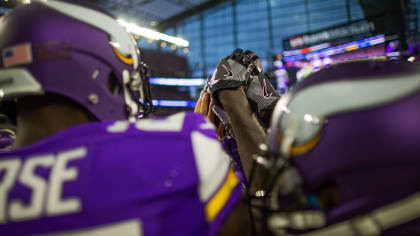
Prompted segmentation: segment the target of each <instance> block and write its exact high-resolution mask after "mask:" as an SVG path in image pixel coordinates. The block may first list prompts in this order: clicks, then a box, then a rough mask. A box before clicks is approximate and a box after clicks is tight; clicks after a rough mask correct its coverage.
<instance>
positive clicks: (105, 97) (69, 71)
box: [0, 0, 152, 120]
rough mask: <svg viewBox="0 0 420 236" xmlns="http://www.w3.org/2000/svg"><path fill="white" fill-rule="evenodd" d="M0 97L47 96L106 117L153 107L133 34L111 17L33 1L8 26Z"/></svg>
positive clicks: (0, 28) (0, 45)
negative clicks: (61, 99) (64, 98)
mask: <svg viewBox="0 0 420 236" xmlns="http://www.w3.org/2000/svg"><path fill="white" fill-rule="evenodd" d="M0 34H1V35H2V37H0V51H1V57H0V66H1V68H0V84H1V86H0V95H1V97H2V98H3V100H10V99H13V98H16V97H21V96H26V95H42V94H45V93H50V94H55V95H59V96H63V97H66V98H68V99H70V100H72V101H73V102H76V103H78V104H80V105H81V106H82V107H84V108H85V109H86V110H87V111H89V112H90V113H91V114H92V115H93V116H94V117H96V118H97V119H98V120H112V119H127V118H128V119H131V120H134V119H136V118H138V117H139V116H144V115H147V114H148V113H149V112H150V110H151V107H152V101H151V97H150V88H149V84H148V76H147V69H146V67H145V65H144V64H143V63H142V62H141V60H140V52H139V50H138V48H137V46H136V42H135V41H134V39H133V37H132V36H131V35H130V34H129V33H128V32H127V31H126V30H125V29H124V28H123V27H122V26H121V25H120V24H118V22H117V20H116V19H115V18H114V17H113V16H111V15H109V14H108V13H106V12H104V11H102V10H98V9H95V8H93V7H90V6H86V5H85V4H80V2H76V1H54V0H48V1H33V3H31V4H28V5H23V6H19V7H17V8H16V9H14V10H13V11H11V12H10V13H8V14H6V15H5V16H4V17H3V18H2V19H1V21H0Z"/></svg>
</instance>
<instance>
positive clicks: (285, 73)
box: [0, 0, 419, 115]
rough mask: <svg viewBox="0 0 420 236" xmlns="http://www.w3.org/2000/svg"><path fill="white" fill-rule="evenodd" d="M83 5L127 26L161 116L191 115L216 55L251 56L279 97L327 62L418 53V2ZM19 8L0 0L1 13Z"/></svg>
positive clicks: (197, 0)
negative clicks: (246, 51)
mask: <svg viewBox="0 0 420 236" xmlns="http://www.w3.org/2000/svg"><path fill="white" fill-rule="evenodd" d="M86 1H88V2H90V3H93V4H96V5H97V6H100V7H102V8H104V9H106V10H108V11H109V12H111V13H112V14H114V15H115V16H117V17H118V18H119V19H120V20H121V21H122V22H124V23H123V24H126V25H127V24H129V26H128V29H129V31H131V32H132V33H133V34H134V36H135V38H136V40H137V45H138V47H139V48H140V49H141V51H142V57H143V59H144V61H145V62H146V63H147V64H148V65H150V69H151V76H152V77H151V83H152V93H153V95H154V96H153V97H154V99H155V101H154V103H155V105H156V107H157V110H156V112H157V114H161V115H168V114H173V113H174V112H176V111H180V110H192V109H193V108H194V106H195V104H196V100H197V99H198V96H199V94H200V91H201V89H202V88H203V86H204V84H205V82H204V81H205V80H206V78H207V77H208V76H211V74H212V73H213V71H214V70H215V68H216V65H217V63H218V62H219V60H220V58H222V57H223V56H226V55H227V54H229V53H230V52H231V51H232V50H233V49H236V48H244V49H249V50H252V51H254V52H256V54H257V55H258V56H259V57H260V58H261V59H262V64H263V67H264V71H265V73H266V74H267V75H268V76H269V78H270V81H271V82H272V84H273V85H274V86H275V87H276V88H277V90H278V91H279V92H281V93H284V92H285V91H287V90H288V89H289V88H290V87H292V86H293V85H294V84H295V83H296V81H298V80H299V79H300V78H299V77H301V76H302V75H305V74H308V73H310V71H313V69H316V68H319V67H321V66H323V65H327V64H329V63H332V62H336V61H343V60H348V59H355V58H366V57H378V56H383V55H385V54H389V53H390V52H391V53H392V52H394V53H398V52H399V51H400V48H401V47H405V48H404V50H406V49H408V47H409V48H410V50H417V48H418V45H417V43H416V42H417V32H418V24H419V18H418V11H419V8H418V5H419V1H417V0H406V1H399V0H395V1H394V0H386V1H384V0H210V1H208V0H188V1H187V0H185V1H184V0H86ZM25 3H30V0H21V1H20V0H2V1H1V2H0V14H4V13H6V12H7V11H9V10H10V9H11V8H13V7H14V6H16V5H18V4H25ZM146 29H150V30H153V31H150V32H149V31H147V30H146ZM155 32H156V33H155ZM157 33H162V34H163V35H158V34H157ZM325 35H327V36H326V37H324V36H325ZM308 36H311V37H308ZM303 37H306V39H309V38H310V39H311V40H309V41H308V42H303V41H302V40H300V39H302V38H303ZM407 37H411V38H410V40H409V41H410V43H409V44H410V45H408V43H406V42H408V41H407V39H406V38H407ZM299 40H300V41H299ZM401 42H402V43H401ZM299 50H300V51H299Z"/></svg>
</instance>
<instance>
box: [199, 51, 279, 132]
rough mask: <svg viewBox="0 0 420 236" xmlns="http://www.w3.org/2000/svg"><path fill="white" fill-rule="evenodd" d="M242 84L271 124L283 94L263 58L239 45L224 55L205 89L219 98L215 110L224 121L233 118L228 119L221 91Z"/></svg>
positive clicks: (263, 120)
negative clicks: (265, 65)
mask: <svg viewBox="0 0 420 236" xmlns="http://www.w3.org/2000/svg"><path fill="white" fill-rule="evenodd" d="M231 75H232V76H231ZM238 87H242V88H243V89H244V91H245V93H246V96H247V98H248V101H249V103H250V105H251V109H252V110H253V111H254V112H255V113H257V114H258V117H259V118H260V121H261V124H262V125H263V126H264V127H268V123H269V118H270V116H271V111H272V110H273V109H274V106H275V104H276V102H277V100H278V99H279V98H280V95H279V94H278V93H277V91H276V90H275V89H274V87H273V86H272V85H271V83H270V81H269V80H268V78H267V76H265V75H264V73H263V69H262V65H261V63H260V60H259V59H258V57H257V56H256V55H255V53H253V52H251V51H245V52H243V51H242V50H241V49H237V50H235V51H234V52H233V53H232V54H231V55H229V56H227V57H225V58H223V59H222V60H221V61H220V62H219V64H218V66H217V69H216V71H215V72H214V74H213V76H212V77H211V78H210V79H209V80H208V83H207V86H206V88H205V89H204V91H207V92H209V93H211V94H212V97H213V98H214V99H215V101H216V105H215V107H214V108H215V109H213V110H214V113H215V114H216V116H217V117H218V118H219V119H220V120H221V121H222V122H223V123H224V124H228V123H229V121H228V120H226V117H227V115H226V114H225V113H224V111H223V106H222V105H221V103H220V102H219V100H218V98H217V92H218V91H221V90H224V89H236V88H238Z"/></svg>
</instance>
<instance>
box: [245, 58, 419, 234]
mask: <svg viewBox="0 0 420 236" xmlns="http://www.w3.org/2000/svg"><path fill="white" fill-rule="evenodd" d="M411 59H412V58H411ZM411 59H410V61H411V62H408V61H405V60H402V61H393V62H391V61H385V60H372V59H368V60H362V61H351V62H346V63H341V64H337V65H334V66H332V67H330V68H324V69H322V70H320V71H319V72H317V73H314V74H312V75H311V76H309V77H308V78H307V79H305V80H304V81H303V82H301V83H299V84H297V86H296V87H295V89H294V90H292V91H291V93H289V94H287V95H285V96H283V97H282V98H281V99H280V101H279V102H278V103H277V105H276V108H275V110H274V113H273V117H272V122H271V128H270V131H271V132H270V133H269V137H268V146H269V150H268V151H267V155H266V156H265V158H263V157H260V158H257V160H258V161H257V162H256V163H258V168H261V169H265V170H266V171H267V172H266V173H267V178H265V179H264V180H263V181H262V182H263V183H264V186H263V190H264V192H265V193H264V194H260V196H263V197H261V198H260V199H257V200H255V202H254V203H253V206H260V207H259V208H258V209H262V211H261V215H262V216H263V221H264V222H266V226H267V228H266V231H265V232H266V233H267V232H268V231H271V232H273V233H274V234H275V235H304V236H330V235H331V236H336V235H337V236H338V235H340V236H368V235H381V236H415V235H419V234H420V224H419V223H420V192H419V191H420V185H419V184H418V183H419V179H420V171H419V170H420V156H419V153H420V146H419V143H418V142H419V140H420V133H419V132H418V130H420V109H419V106H420V65H419V64H418V63H417V62H414V63H412V60H411ZM261 206H263V207H261Z"/></svg>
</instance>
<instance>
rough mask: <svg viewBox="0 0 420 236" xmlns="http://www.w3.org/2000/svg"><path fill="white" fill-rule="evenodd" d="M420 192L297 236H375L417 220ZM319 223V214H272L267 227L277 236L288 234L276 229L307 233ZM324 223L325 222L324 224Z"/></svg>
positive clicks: (419, 215)
mask: <svg viewBox="0 0 420 236" xmlns="http://www.w3.org/2000/svg"><path fill="white" fill-rule="evenodd" d="M419 209H420V192H417V193H414V194H412V195H410V196H408V197H406V198H404V199H401V200H399V201H395V202H393V203H391V204H388V205H385V206H382V207H379V208H376V210H374V211H372V212H370V213H367V214H363V215H359V216H357V217H354V218H352V219H349V220H346V221H343V222H340V223H337V224H334V225H331V226H328V227H326V228H323V229H318V230H314V231H310V232H308V233H303V234H299V235H300V236H337V235H340V236H378V235H380V234H381V233H382V232H384V231H385V230H388V229H392V228H394V227H396V226H398V225H401V224H405V223H408V222H410V221H413V220H415V219H417V218H419V217H420V211H419ZM322 219H325V216H324V215H323V213H322V212H321V211H302V212H293V213H290V214H288V215H286V214H274V215H273V216H272V217H271V218H270V220H269V225H270V227H271V228H272V229H273V231H275V232H277V234H276V235H283V236H284V235H292V234H287V233H286V232H285V231H284V230H283V231H280V230H279V229H280V228H282V229H286V228H289V229H299V230H305V229H306V230H307V229H311V228H314V227H315V226H316V225H317V224H318V227H323V225H322ZM324 222H325V221H324Z"/></svg>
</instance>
